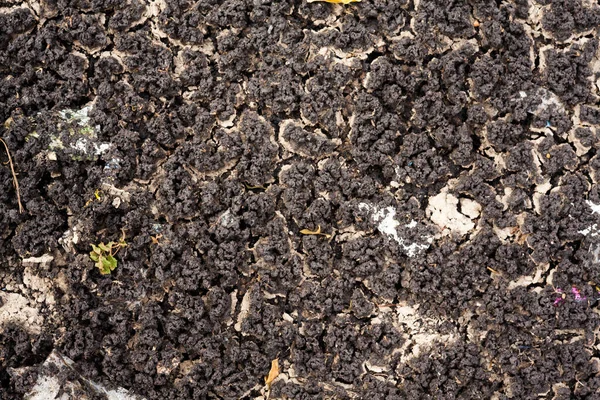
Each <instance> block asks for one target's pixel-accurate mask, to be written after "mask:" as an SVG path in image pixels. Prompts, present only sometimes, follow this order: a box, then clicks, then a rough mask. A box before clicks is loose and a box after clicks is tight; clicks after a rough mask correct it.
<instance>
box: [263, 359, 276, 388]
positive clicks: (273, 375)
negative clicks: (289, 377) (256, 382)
mask: <svg viewBox="0 0 600 400" xmlns="http://www.w3.org/2000/svg"><path fill="white" fill-rule="evenodd" d="M277 376H279V359H278V358H276V359H274V360H273V361H271V370H270V371H269V376H267V377H266V378H265V384H266V385H267V387H268V388H269V389H270V388H271V383H273V381H274V380H275V378H277Z"/></svg>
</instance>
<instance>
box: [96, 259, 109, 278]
mask: <svg viewBox="0 0 600 400" xmlns="http://www.w3.org/2000/svg"><path fill="white" fill-rule="evenodd" d="M103 261H104V259H100V260H99V261H98V262H97V263H96V267H97V268H98V269H99V270H100V273H101V274H102V275H106V274H110V269H106V268H105V267H104V262H103Z"/></svg>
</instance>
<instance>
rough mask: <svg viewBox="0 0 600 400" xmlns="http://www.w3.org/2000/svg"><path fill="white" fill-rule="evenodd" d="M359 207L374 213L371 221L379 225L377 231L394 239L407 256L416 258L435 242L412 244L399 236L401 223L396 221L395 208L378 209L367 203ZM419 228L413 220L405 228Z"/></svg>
mask: <svg viewBox="0 0 600 400" xmlns="http://www.w3.org/2000/svg"><path fill="white" fill-rule="evenodd" d="M358 207H359V208H360V209H361V210H368V211H369V212H372V215H371V219H372V220H373V222H375V223H377V224H378V225H377V230H378V231H379V232H381V233H383V234H384V235H386V236H388V237H390V238H392V239H393V240H394V241H395V242H396V243H398V244H399V245H400V247H401V248H402V249H403V250H404V252H405V253H406V255H407V256H409V257H414V256H415V255H417V254H418V253H419V252H421V251H423V250H427V249H428V248H429V246H430V244H431V242H432V241H433V238H432V237H427V238H425V242H426V243H425V244H419V243H410V242H409V241H408V240H406V239H405V238H403V237H400V235H398V227H399V226H400V222H398V221H397V220H396V218H395V217H396V210H395V209H394V207H391V206H390V207H386V208H378V207H377V206H374V205H370V204H367V203H360V204H359V205H358ZM416 226H417V223H416V221H414V220H412V221H411V222H410V223H408V224H405V225H404V227H405V228H407V229H414V228H415V227H416Z"/></svg>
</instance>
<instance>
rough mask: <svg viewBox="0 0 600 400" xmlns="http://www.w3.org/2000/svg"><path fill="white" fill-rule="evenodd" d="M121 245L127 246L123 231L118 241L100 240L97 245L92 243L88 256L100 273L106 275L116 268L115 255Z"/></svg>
mask: <svg viewBox="0 0 600 400" xmlns="http://www.w3.org/2000/svg"><path fill="white" fill-rule="evenodd" d="M123 247H127V243H126V242H125V232H123V236H121V239H119V241H118V242H108V243H107V244H104V242H101V243H99V244H98V245H95V244H92V251H91V252H90V258H91V259H92V261H94V262H95V263H96V267H98V269H99V270H100V273H101V274H102V275H108V274H110V273H111V272H112V271H114V269H115V268H117V259H116V258H115V255H117V253H118V252H119V250H121V249H122V248H123Z"/></svg>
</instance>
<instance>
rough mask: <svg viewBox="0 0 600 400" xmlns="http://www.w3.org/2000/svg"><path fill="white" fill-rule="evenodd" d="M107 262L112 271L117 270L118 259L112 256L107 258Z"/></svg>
mask: <svg viewBox="0 0 600 400" xmlns="http://www.w3.org/2000/svg"><path fill="white" fill-rule="evenodd" d="M106 260H107V261H108V262H109V268H110V270H111V271H112V270H114V269H115V268H117V259H116V258H114V257H113V256H111V255H108V256H106Z"/></svg>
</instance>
